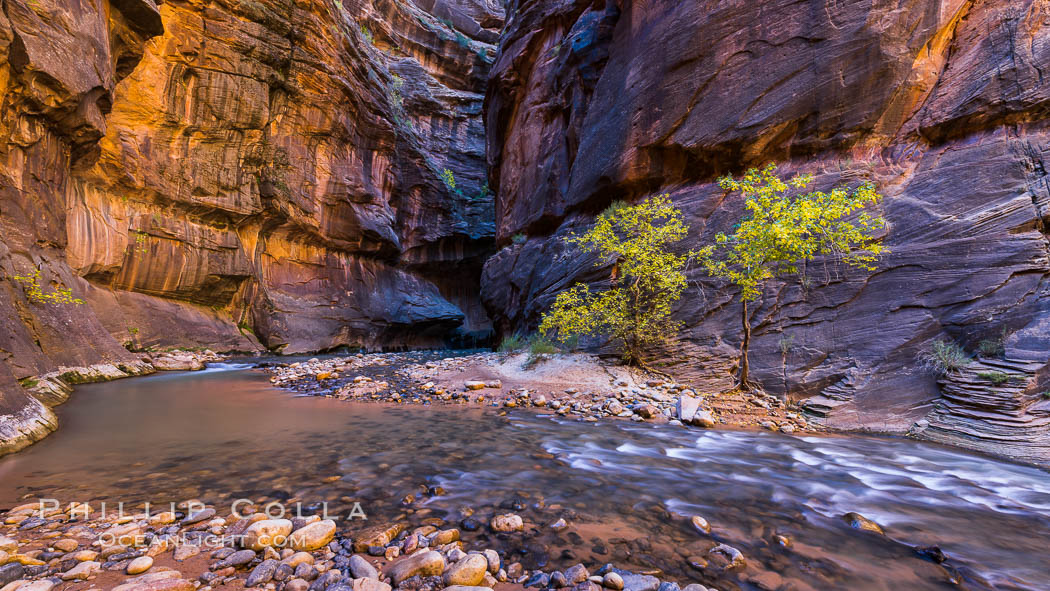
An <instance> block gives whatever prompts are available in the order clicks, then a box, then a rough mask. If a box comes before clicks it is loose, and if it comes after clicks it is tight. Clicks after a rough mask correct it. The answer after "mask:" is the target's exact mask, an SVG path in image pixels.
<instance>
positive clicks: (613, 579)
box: [602, 572, 624, 591]
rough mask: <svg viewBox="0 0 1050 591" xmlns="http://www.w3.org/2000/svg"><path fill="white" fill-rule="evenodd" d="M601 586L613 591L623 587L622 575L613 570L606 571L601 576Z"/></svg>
mask: <svg viewBox="0 0 1050 591" xmlns="http://www.w3.org/2000/svg"><path fill="white" fill-rule="evenodd" d="M602 587H605V588H606V589H612V590H613V591H621V590H622V589H623V588H624V577H622V576H619V575H618V574H616V573H614V572H607V573H605V576H604V577H602Z"/></svg>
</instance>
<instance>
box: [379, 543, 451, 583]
mask: <svg viewBox="0 0 1050 591" xmlns="http://www.w3.org/2000/svg"><path fill="white" fill-rule="evenodd" d="M443 572H445V557H444V556H442V555H441V553H440V552H435V551H434V550H428V551H426V552H420V553H419V554H413V555H412V556H409V557H407V558H405V559H403V560H399V561H398V562H395V563H394V564H393V566H391V567H390V568H388V569H387V571H386V574H387V575H389V576H390V579H391V580H392V581H393V582H394V585H400V584H401V581H404V580H405V579H410V578H412V577H414V576H416V575H419V576H421V577H432V576H437V575H440V574H441V573H443Z"/></svg>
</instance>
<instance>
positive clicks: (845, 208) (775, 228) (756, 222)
mask: <svg viewBox="0 0 1050 591" xmlns="http://www.w3.org/2000/svg"><path fill="white" fill-rule="evenodd" d="M812 181H813V176H812V175H796V176H795V177H793V178H791V179H790V180H788V181H787V182H784V181H783V180H781V178H780V177H779V176H778V175H777V166H776V164H769V165H767V166H766V167H765V168H763V169H762V170H758V169H755V168H752V169H750V170H748V171H747V173H745V174H744V177H743V178H742V179H740V180H735V179H734V178H733V177H730V176H726V177H723V178H721V179H719V180H718V184H719V186H721V187H722V188H723V189H724V190H726V191H727V192H735V191H739V192H740V193H741V194H742V195H743V196H744V207H745V210H746V213H745V216H744V219H743V220H741V222H740V223H739V224H738V225H736V226H735V227H734V229H735V231H734V232H733V233H732V234H725V233H719V234H718V235H717V236H716V237H715V244H713V245H710V246H706V247H704V248H702V249H701V250H700V251H699V252H698V256H699V258H700V261H701V262H702V264H703V265H704V267H705V268H706V269H707V271H708V273H710V274H711V275H712V276H714V277H722V278H725V279H728V280H729V281H731V282H733V283H734V284H736V285H737V287H739V288H740V299H741V303H742V308H743V309H742V314H741V322H742V325H743V339H742V340H741V343H740V373H739V376H738V382H739V384H738V385H739V386H740V387H741V388H744V389H749V388H751V387H752V386H753V384H752V383H751V382H750V380H749V379H748V357H747V356H748V347H749V346H750V344H751V323H750V320H749V318H748V303H749V302H753V301H755V300H757V299H758V298H759V297H760V296H761V295H762V286H763V285H764V284H765V282H766V281H768V280H769V279H772V278H773V277H776V276H779V275H784V274H790V273H795V274H798V273H799V268H798V265H799V263H801V262H803V261H809V260H812V259H814V258H816V257H818V256H824V257H830V258H832V259H834V260H840V261H842V262H844V263H846V264H847V265H850V266H853V267H859V268H863V269H867V270H874V269H875V265H874V263H875V261H876V260H877V259H878V257H879V256H880V255H881V254H882V253H884V252H888V251H887V250H886V249H885V248H884V247H883V246H882V245H881V244H879V243H878V241H877V238H876V237H875V236H874V235H875V234H876V233H877V232H878V231H879V230H880V229H882V228H883V227H885V220H884V219H883V218H882V217H879V216H872V215H870V214H868V213H866V212H863V211H861V210H862V209H864V208H865V207H867V206H869V205H875V204H877V203H878V202H879V200H880V199H882V196H881V195H879V194H878V193H877V192H876V191H875V185H874V184H872V183H870V182H867V183H863V184H861V185H860V186H859V187H857V188H855V189H852V190H850V189H847V188H845V187H837V188H835V189H832V190H831V192H829V193H824V192H821V191H810V192H804V191H805V189H806V188H807V187H808V186H809V184H810V183H811V182H812ZM857 212H860V213H857Z"/></svg>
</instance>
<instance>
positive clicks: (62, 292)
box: [14, 269, 84, 306]
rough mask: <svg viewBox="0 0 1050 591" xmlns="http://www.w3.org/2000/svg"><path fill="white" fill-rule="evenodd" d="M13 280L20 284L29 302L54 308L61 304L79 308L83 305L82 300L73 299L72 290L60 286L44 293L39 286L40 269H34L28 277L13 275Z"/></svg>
mask: <svg viewBox="0 0 1050 591" xmlns="http://www.w3.org/2000/svg"><path fill="white" fill-rule="evenodd" d="M14 280H15V281H17V282H19V283H21V284H22V288H23V289H24V290H25V293H26V297H27V298H29V301H30V302H35V303H37V304H48V305H54V306H58V305H62V304H73V305H75V306H79V305H80V304H83V303H84V300H82V299H80V298H77V297H73V290H72V289H69V288H68V287H64V286H62V285H59V286H58V287H56V288H55V290H54V291H51V292H45V291H44V289H43V288H42V287H41V286H40V269H34V270H33V272H32V273H30V274H29V275H15V276H14Z"/></svg>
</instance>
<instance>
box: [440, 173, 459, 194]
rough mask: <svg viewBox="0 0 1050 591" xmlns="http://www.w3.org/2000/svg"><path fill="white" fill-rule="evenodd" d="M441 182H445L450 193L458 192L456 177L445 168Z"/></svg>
mask: <svg viewBox="0 0 1050 591" xmlns="http://www.w3.org/2000/svg"><path fill="white" fill-rule="evenodd" d="M441 180H443V181H445V186H446V187H448V190H449V191H455V190H456V175H454V174H452V171H451V170H449V169H447V168H445V169H442V171H441Z"/></svg>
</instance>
